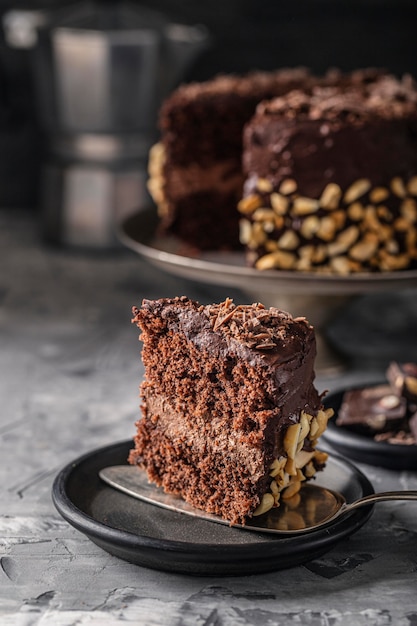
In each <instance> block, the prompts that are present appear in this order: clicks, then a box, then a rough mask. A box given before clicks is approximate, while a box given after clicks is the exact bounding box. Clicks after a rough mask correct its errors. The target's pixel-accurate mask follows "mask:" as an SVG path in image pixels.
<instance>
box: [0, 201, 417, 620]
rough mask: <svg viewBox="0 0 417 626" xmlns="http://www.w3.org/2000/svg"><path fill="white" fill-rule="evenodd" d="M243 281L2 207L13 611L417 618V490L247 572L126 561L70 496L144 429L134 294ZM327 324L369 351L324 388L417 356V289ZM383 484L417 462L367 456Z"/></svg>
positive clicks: (0, 454) (6, 587) (4, 481)
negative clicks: (89, 460)
mask: <svg viewBox="0 0 417 626" xmlns="http://www.w3.org/2000/svg"><path fill="white" fill-rule="evenodd" d="M182 294H185V295H188V296H190V297H193V298H196V299H198V300H200V301H201V302H202V303H208V302H213V301H216V300H220V299H223V298H224V297H225V296H226V295H231V296H232V297H234V298H235V301H241V302H244V301H245V296H244V294H242V293H240V292H236V293H233V291H232V290H226V289H225V288H223V287H222V288H219V287H210V286H209V285H203V284H195V283H190V282H187V281H185V280H183V279H180V278H176V277H173V276H169V275H167V274H163V273H162V272H161V271H159V270H157V269H153V268H151V267H150V266H148V265H147V264H145V263H144V262H143V261H141V260H140V259H139V258H138V257H137V256H136V255H134V254H133V253H131V252H129V251H124V250H121V251H118V252H115V253H104V252H100V253H91V252H90V253H87V252H80V251H68V250H62V249H50V248H47V247H45V246H44V245H43V244H42V242H41V241H40V238H39V235H38V230H37V225H36V220H35V216H34V215H31V214H26V213H24V212H19V211H2V212H1V213H0V406H1V413H0V434H1V439H0V477H1V482H0V489H1V493H0V541H1V555H0V623H1V624H2V625H3V624H4V625H9V624H13V625H14V624H16V625H19V626H32V625H35V624H40V625H42V626H67V625H72V624H79V625H84V624H86V625H87V624H88V625H91V624H100V625H112V624H119V623H120V624H122V623H123V624H146V625H149V626H153V625H155V626H159V625H163V624H169V625H175V626H180V625H184V626H188V625H190V626H191V625H192V626H194V625H206V626H209V625H210V626H214V625H216V626H229V625H230V626H231V625H241V626H243V625H248V624H268V625H271V626H278V625H279V626H280V625H291V624H294V625H296V624H297V625H298V624H305V625H312V626H319V625H328V624H332V625H333V626H336V625H339V624H340V625H343V626H350V625H352V626H353V625H354V626H360V625H361V624H378V625H379V626H383V625H385V624H387V625H388V624H392V625H396V626H416V625H417V593H416V592H417V504H415V503H406V502H396V503H394V502H393V503H381V504H379V505H377V506H376V507H375V509H374V513H373V515H372V517H371V519H370V520H369V521H368V522H367V523H366V524H365V525H364V526H363V527H362V528H361V529H360V530H359V531H358V532H357V533H355V534H354V535H352V536H351V537H350V538H348V539H344V540H343V541H341V542H340V543H338V544H337V546H336V547H334V548H333V549H332V550H331V551H330V552H328V553H327V554H325V555H324V556H322V557H321V558H319V559H316V560H314V561H311V562H309V563H307V564H305V565H302V566H297V567H294V568H292V569H286V570H278V571H276V572H273V573H269V574H262V575H249V576H247V575H245V572H244V571H242V576H237V577H190V576H187V575H179V574H170V573H164V572H159V571H154V570H151V569H146V568H143V567H140V566H136V565H132V564H130V563H128V562H125V561H122V560H119V559H118V558H116V557H113V556H111V555H110V554H108V553H107V552H105V551H103V550H102V549H100V548H99V547H97V546H96V545H95V544H93V543H92V542H91V541H90V540H89V539H87V538H86V537H85V536H84V535H83V534H82V533H80V532H78V531H77V530H75V529H74V528H73V527H71V526H70V525H69V524H68V523H67V522H65V521H64V520H63V518H62V517H61V516H60V515H59V514H58V512H57V511H56V509H55V507H54V505H53V503H52V500H51V487H52V483H53V480H54V477H55V476H56V474H57V473H58V472H59V470H60V469H61V468H62V467H63V466H64V465H66V464H67V463H69V462H71V460H73V459H74V458H76V457H78V456H80V455H81V454H82V453H84V452H88V451H90V450H93V449H95V448H97V447H99V446H105V445H107V444H110V443H113V442H115V441H119V440H123V439H128V438H129V437H131V436H133V433H134V422H135V420H136V419H137V417H138V413H139V410H138V404H139V399H138V386H139V382H140V380H141V377H142V375H143V370H142V366H141V363H140V344H139V343H138V340H137V329H136V327H134V326H132V325H131V323H130V318H131V307H132V305H136V304H139V303H140V301H141V300H142V298H143V297H146V298H157V297H165V296H175V295H182ZM329 334H330V336H331V337H332V338H333V340H334V341H335V342H336V343H337V344H338V346H339V347H340V348H342V349H345V350H346V352H348V353H349V354H350V355H351V356H352V357H353V356H354V357H355V359H354V361H353V367H352V369H350V370H349V371H348V372H346V373H345V374H344V375H343V376H339V377H338V378H333V379H325V378H322V377H318V380H317V384H318V386H319V388H321V389H324V388H327V389H336V388H338V387H340V386H342V385H345V384H348V383H350V382H356V381H363V380H365V379H369V380H371V379H374V378H377V377H378V376H379V375H380V374H381V372H383V371H384V369H385V367H386V365H387V362H388V361H389V360H390V359H392V358H398V359H404V360H410V359H414V360H417V290H414V289H408V290H406V291H401V292H392V293H390V294H375V295H372V296H361V298H360V299H358V300H356V301H354V302H352V304H351V305H350V306H349V307H348V308H347V309H346V310H345V311H343V313H342V314H341V315H340V316H339V318H338V319H337V320H336V321H335V322H334V325H333V326H332V328H331V329H329ZM360 468H361V469H362V470H363V471H364V473H365V474H366V476H367V477H368V478H369V479H370V480H371V482H372V483H373V486H374V488H375V490H376V491H383V490H389V489H417V473H416V472H409V471H402V472H396V471H390V470H385V469H378V468H375V467H372V466H367V465H360Z"/></svg>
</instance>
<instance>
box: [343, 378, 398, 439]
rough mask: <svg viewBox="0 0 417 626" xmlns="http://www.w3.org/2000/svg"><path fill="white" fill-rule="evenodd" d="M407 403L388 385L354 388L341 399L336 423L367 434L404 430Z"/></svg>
mask: <svg viewBox="0 0 417 626" xmlns="http://www.w3.org/2000/svg"><path fill="white" fill-rule="evenodd" d="M405 419H406V401H405V399H404V398H402V397H400V396H399V395H396V394H395V393H393V390H392V388H391V386H390V385H377V386H374V387H369V388H365V389H353V390H351V391H347V392H346V393H345V394H344V396H343V402H342V406H341V407H340V410H339V415H338V418H337V422H336V423H337V424H338V425H339V426H355V427H359V428H360V430H362V431H365V432H368V433H382V432H388V431H392V430H393V429H394V430H395V429H400V428H404V426H405Z"/></svg>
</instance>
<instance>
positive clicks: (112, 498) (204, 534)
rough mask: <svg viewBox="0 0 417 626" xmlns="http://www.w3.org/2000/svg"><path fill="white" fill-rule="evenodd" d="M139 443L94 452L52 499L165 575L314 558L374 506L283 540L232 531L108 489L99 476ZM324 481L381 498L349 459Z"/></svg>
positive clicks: (90, 531) (62, 479) (67, 514)
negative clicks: (100, 472)
mask: <svg viewBox="0 0 417 626" xmlns="http://www.w3.org/2000/svg"><path fill="white" fill-rule="evenodd" d="M131 445H132V442H131V441H130V440H129V441H123V442H120V443H117V444H114V445H111V446H107V447H105V448H100V449H98V450H94V451H92V452H90V453H89V454H86V455H84V456H82V457H81V458H79V459H76V460H75V461H73V462H71V463H70V464H69V465H67V466H66V467H65V468H64V469H63V470H62V471H61V472H60V473H59V474H58V476H57V477H56V478H55V481H54V485H53V490H52V497H53V501H54V504H55V506H56V508H57V509H58V511H59V512H60V513H61V515H62V516H63V517H64V518H65V519H66V520H67V521H68V522H69V523H70V524H72V526H74V527H75V528H76V529H77V530H79V531H81V532H82V533H84V534H85V535H86V536H87V537H89V538H90V539H91V540H92V541H93V542H94V543H96V544H97V545H98V546H100V547H101V548H103V549H104V550H106V551H107V552H110V554H113V555H115V556H117V557H119V558H121V559H124V560H126V561H130V562H132V563H136V564H138V565H143V566H145V567H151V568H154V569H158V570H165V571H170V572H179V573H183V574H193V575H208V576H209V575H248V574H257V573H261V572H268V571H274V570H280V569H285V568H289V567H293V566H295V565H299V564H301V563H305V562H307V561H310V560H312V559H315V558H317V557H319V556H321V555H322V554H324V553H325V552H327V551H328V550H330V549H331V548H332V547H333V546H334V545H335V544H336V543H338V542H339V541H341V540H342V539H343V538H345V537H348V536H349V535H351V534H352V533H354V532H356V531H357V530H358V529H359V528H360V527H361V526H362V525H363V524H364V523H365V522H366V521H367V520H368V518H369V517H370V515H371V513H372V508H373V507H372V505H370V506H367V507H363V508H360V509H357V510H356V511H354V512H352V513H351V514H349V515H346V516H345V517H341V518H339V519H338V520H335V521H334V522H333V523H332V524H329V525H328V526H326V527H325V528H322V529H320V530H316V531H310V532H309V533H306V534H305V535H295V536H292V537H282V538H281V537H279V536H277V535H267V534H262V533H260V532H252V531H247V530H241V529H238V528H231V527H229V526H224V525H221V524H216V523H213V522H208V521H205V520H201V519H198V518H194V517H189V516H188V515H184V514H181V513H175V512H173V511H168V510H166V509H162V508H159V507H157V506H154V505H152V504H148V503H146V502H141V501H140V500H137V499H135V498H132V497H130V496H127V495H125V494H123V493H120V492H119V491H116V490H115V489H113V488H111V487H109V486H107V485H106V484H105V483H104V482H103V481H101V479H100V478H99V476H98V472H99V470H101V469H102V468H103V467H106V466H108V465H119V464H124V463H125V462H126V458H127V456H128V452H129V449H130V447H131ZM317 482H318V483H320V484H323V485H325V486H326V487H329V488H330V489H335V490H337V491H340V492H342V493H343V495H344V496H345V498H346V499H347V501H348V502H351V501H353V500H356V499H357V498H360V497H362V496H365V495H368V494H371V493H374V490H373V487H372V485H371V483H370V482H369V481H368V479H367V478H366V477H365V476H364V475H363V474H362V473H361V472H360V471H359V470H358V469H357V468H355V467H354V466H353V465H352V464H350V463H349V462H348V461H346V460H344V459H341V458H339V457H337V456H330V458H329V461H328V464H327V467H326V469H325V471H324V472H322V473H321V474H320V479H319V480H317Z"/></svg>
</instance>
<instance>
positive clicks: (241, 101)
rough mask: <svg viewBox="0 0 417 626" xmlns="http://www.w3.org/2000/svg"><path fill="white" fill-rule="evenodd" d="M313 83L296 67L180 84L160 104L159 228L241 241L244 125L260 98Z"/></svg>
mask: <svg viewBox="0 0 417 626" xmlns="http://www.w3.org/2000/svg"><path fill="white" fill-rule="evenodd" d="M311 84H312V77H311V76H310V74H309V73H308V72H307V71H306V70H303V69H296V70H281V71H278V72H273V73H254V74H251V75H249V76H243V77H239V76H229V75H227V76H219V77H217V78H215V79H213V80H210V81H206V82H202V83H192V84H189V85H183V86H181V87H179V88H178V89H177V90H176V91H175V92H174V93H173V94H172V95H171V96H170V97H169V98H168V99H167V100H166V102H165V103H164V104H163V106H162V108H161V111H160V116H159V126H160V131H161V140H160V143H158V144H156V146H154V148H153V149H152V150H151V153H150V161H149V173H150V180H149V190H150V192H151V195H152V196H153V198H154V200H155V202H156V204H157V205H158V210H159V215H160V218H161V231H162V232H165V233H170V234H173V235H176V236H177V237H179V238H180V239H181V240H182V241H183V242H185V243H186V244H187V245H189V246H192V247H195V248H198V249H200V250H205V249H217V248H228V249H230V248H235V247H238V246H239V224H238V223H239V214H238V212H237V210H236V206H237V203H238V201H239V200H240V199H241V197H242V189H243V181H244V175H243V172H242V131H243V126H244V125H245V124H246V122H248V120H249V119H250V118H251V117H252V115H253V114H254V112H255V108H256V105H257V104H258V103H259V102H260V101H261V100H264V99H269V98H273V97H275V96H279V95H281V94H284V93H287V92H288V91H289V90H290V89H295V88H301V87H302V88H303V89H309V88H310V86H311Z"/></svg>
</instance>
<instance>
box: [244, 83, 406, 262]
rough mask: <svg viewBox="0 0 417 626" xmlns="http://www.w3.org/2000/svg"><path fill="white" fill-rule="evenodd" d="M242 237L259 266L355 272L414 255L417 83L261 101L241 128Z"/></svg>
mask: <svg viewBox="0 0 417 626" xmlns="http://www.w3.org/2000/svg"><path fill="white" fill-rule="evenodd" d="M244 146H245V148H244V169H245V172H246V176H247V178H246V182H245V188H244V189H245V191H244V199H243V200H242V201H241V202H240V204H239V210H240V212H241V214H242V215H243V216H244V217H243V218H242V220H241V223H240V229H241V241H242V243H244V244H245V245H246V246H247V249H248V260H249V263H250V264H251V265H254V266H255V267H257V268H258V269H271V268H281V269H298V270H308V271H311V270H319V271H327V272H336V273H342V274H344V273H350V272H355V271H363V270H369V271H374V270H395V269H405V268H408V267H413V266H415V265H416V263H417V91H416V89H415V87H414V84H413V83H412V81H411V80H409V79H404V80H403V81H402V82H400V81H398V80H396V79H394V78H393V77H389V76H382V77H380V78H379V79H378V80H375V81H372V82H371V83H370V84H361V85H360V86H359V88H357V87H355V88H353V87H352V86H349V87H348V88H345V87H343V88H342V87H341V86H340V85H339V86H337V87H328V88H325V89H323V88H316V89H314V90H313V93H312V94H306V93H303V92H300V91H293V92H291V93H289V94H287V95H286V96H283V97H281V98H277V99H275V100H272V101H270V102H265V103H261V104H260V105H259V106H258V108H257V112H256V114H255V116H254V117H253V118H252V120H251V121H250V123H249V124H248V125H247V126H246V129H245V136H244Z"/></svg>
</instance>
